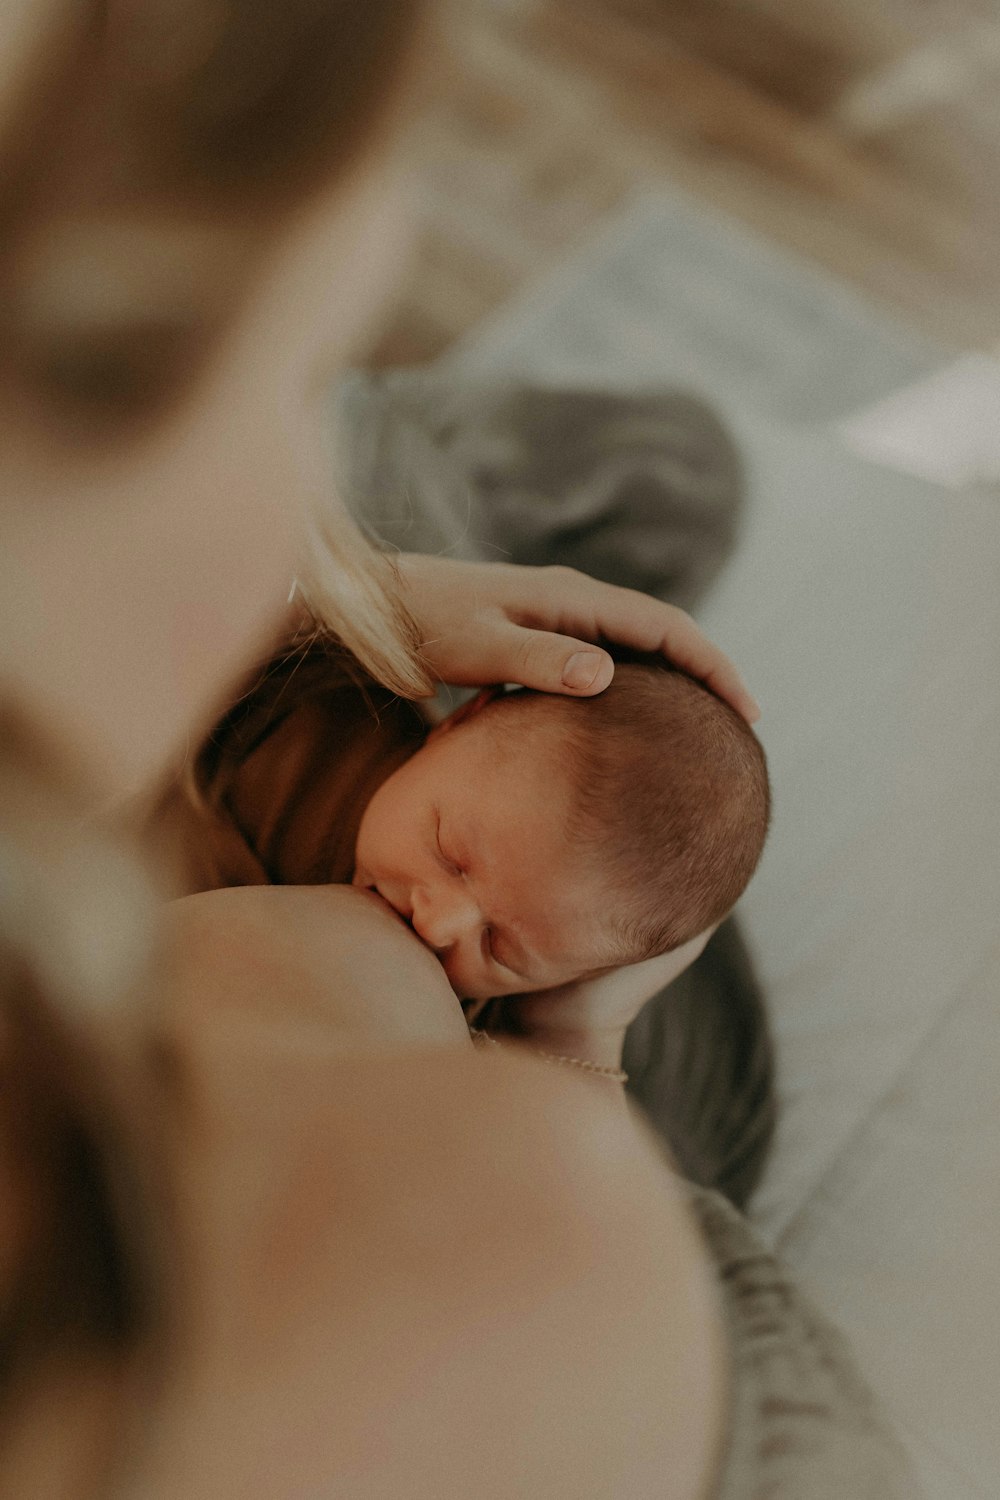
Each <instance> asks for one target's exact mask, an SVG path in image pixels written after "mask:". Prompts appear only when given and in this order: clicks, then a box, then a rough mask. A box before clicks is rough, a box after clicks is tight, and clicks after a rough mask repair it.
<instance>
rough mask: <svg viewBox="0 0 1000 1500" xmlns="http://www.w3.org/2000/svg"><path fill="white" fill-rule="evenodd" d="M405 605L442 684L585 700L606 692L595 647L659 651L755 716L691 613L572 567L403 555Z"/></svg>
mask: <svg viewBox="0 0 1000 1500" xmlns="http://www.w3.org/2000/svg"><path fill="white" fill-rule="evenodd" d="M398 563H399V568H400V572H401V577H402V593H403V599H404V602H405V604H406V606H407V608H408V609H409V611H410V613H411V614H412V615H413V617H414V619H415V620H416V622H417V625H418V628H419V631H420V635H421V639H422V641H423V656H424V659H425V660H426V661H427V663H428V665H429V666H430V668H431V670H432V671H433V672H434V673H435V674H436V675H437V676H438V677H439V678H440V679H441V680H442V681H443V682H452V683H457V684H461V685H466V686H473V687H482V686H483V685H484V684H487V683H494V682H517V683H520V684H522V685H523V686H524V687H532V688H538V689H540V690H541V691H543V692H549V693H576V694H578V695H580V696H581V697H587V696H589V695H590V694H593V693H599V692H601V691H602V690H603V689H604V688H606V687H607V685H608V683H609V682H610V681H611V678H612V676H613V675H614V662H613V661H612V659H611V657H610V656H609V655H608V653H607V652H606V651H604V650H602V649H601V647H600V643H601V642H602V641H607V642H609V643H611V644H613V645H616V646H627V647H629V648H630V649H632V650H636V651H651V652H660V653H662V655H663V656H665V657H666V658H667V659H668V660H669V661H672V662H673V663H674V665H675V666H678V667H681V668H682V669H683V670H684V671H685V672H688V673H690V675H691V676H692V677H696V678H697V679H698V680H699V681H701V682H704V683H705V684H706V685H707V686H708V687H710V688H711V689H712V690H713V692H715V693H717V694H718V695H719V697H720V698H724V699H725V700H726V701H727V702H728V703H731V704H732V706H733V708H735V709H736V710H737V712H738V713H740V714H742V715H743V717H744V718H745V719H747V720H748V721H749V722H750V723H755V722H756V720H757V719H758V718H759V717H760V709H759V708H758V706H757V704H756V702H755V701H754V699H753V698H752V696H751V695H750V693H749V692H748V691H747V689H746V687H745V686H744V684H743V682H742V680H741V679H740V676H739V673H738V672H737V670H736V668H735V667H734V666H733V664H732V662H731V661H730V660H729V659H728V657H726V656H725V655H724V654H723V652H721V651H720V650H719V649H718V648H717V647H716V646H713V645H712V644H711V642H710V641H708V640H706V639H705V637H704V636H703V635H702V633H701V631H700V630H699V629H698V627H697V626H696V625H695V623H694V621H693V620H692V619H691V617H690V616H689V615H686V614H685V613H684V611H683V610H680V609H676V608H675V607H674V606H673V605H671V604H664V603H663V602H662V601H661V600H659V599H653V598H651V597H650V596H649V595H648V594H639V593H636V592H635V591H634V590H632V589H624V588H618V587H616V586H614V585H613V584H609V583H600V582H598V580H597V579H595V578H588V577H587V576H586V575H585V574H583V573H577V572H575V571H574V569H572V568H558V567H555V568H551V567H546V568H525V567H517V566H513V565H510V564H506V563H471V562H456V561H454V560H453V559H450V558H441V557H423V556H419V555H418V554H415V553H404V554H402V555H401V556H400V558H399V559H398Z"/></svg>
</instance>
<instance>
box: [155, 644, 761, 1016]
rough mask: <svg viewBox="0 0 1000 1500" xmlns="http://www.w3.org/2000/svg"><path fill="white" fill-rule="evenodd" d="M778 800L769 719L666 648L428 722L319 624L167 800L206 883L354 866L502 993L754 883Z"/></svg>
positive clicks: (483, 993)
mask: <svg viewBox="0 0 1000 1500" xmlns="http://www.w3.org/2000/svg"><path fill="white" fill-rule="evenodd" d="M768 814H769V791H768V781H767V771H766V766H765V761H764V754H763V751H762V750H761V747H760V744H759V742H758V741H757V739H756V737H755V736H754V734H753V732H752V730H750V728H749V727H748V726H747V725H746V724H745V723H744V722H743V720H742V719H741V718H739V716H738V715H737V714H735V713H734V712H733V711H732V710H731V709H730V708H729V707H728V706H727V705H725V704H723V703H722V702H721V701H720V700H719V699H717V698H715V697H714V695H713V694H712V693H710V692H709V691H708V690H707V689H706V688H704V687H702V686H701V685H700V684H697V683H695V682H693V681H692V680H691V679H690V678H688V677H686V676H684V675H683V674H682V673H680V672H677V671H674V670H671V669H670V668H668V667H666V666H664V665H662V664H656V665H653V664H648V663H639V662H631V663H630V662H625V663H622V664H620V665H619V666H618V667H617V669H616V673H615V678H614V681H613V683H612V685H611V686H610V687H609V688H608V689H607V690H606V691H605V692H604V693H602V694H600V695H599V696H598V697H596V698H586V699H578V698H566V697H555V696H548V695H545V694H539V693H532V692H526V691H518V692H513V693H500V692H498V693H495V694H488V693H487V694H481V695H480V697H479V698H478V699H477V700H475V701H474V703H472V704H470V705H467V706H466V707H465V708H463V709H460V710H459V711H458V713H457V714H455V715H453V716H452V717H451V718H450V719H446V720H445V721H444V723H443V724H440V725H438V726H437V727H436V728H429V727H428V726H427V724H426V723H425V722H424V721H423V720H422V718H421V717H420V715H419V713H418V711H417V710H416V708H415V707H414V705H412V704H407V703H403V702H401V701H400V700H398V699H393V698H392V697H391V696H390V695H389V694H387V693H385V692H384V690H382V689H380V688H378V687H376V686H375V685H374V684H372V683H370V682H368V681H365V680H363V679H361V678H359V677H358V675H357V673H356V670H354V669H352V667H351V665H350V663H349V662H348V661H345V659H344V658H343V657H342V656H337V655H331V653H330V649H329V648H327V647H322V646H316V647H312V648H310V649H309V650H308V651H307V652H306V653H304V654H303V655H300V656H297V657H291V656H290V657H287V658H284V659H282V660H280V661H278V662H277V663H273V664H272V666H271V668H270V669H269V670H268V672H267V673H266V674H265V675H264V677H263V678H261V679H260V680H259V682H258V683H257V684H256V686H255V687H254V688H253V689H252V691H251V692H250V693H249V694H247V695H244V697H243V698H241V700H240V702H239V703H238V704H237V706H236V708H234V709H233V710H232V711H231V713H230V714H229V715H228V716H227V718H226V719H225V720H223V722H222V724H220V725H219V726H218V728H217V729H216V731H215V733H214V734H213V736H212V738H211V740H210V742H209V743H208V744H207V745H206V747H205V749H204V750H203V751H202V753H201V755H200V756H199V758H198V761H197V763H196V765H195V767H194V772H193V776H192V777H191V778H190V779H189V782H188V784H187V785H186V786H185V787H181V786H180V785H179V786H178V787H176V788H174V790H173V792H172V793H171V796H170V798H169V799H168V803H167V805H166V806H165V807H164V809H163V811H162V815H161V822H162V821H164V820H165V821H168V822H169V823H170V824H171V825H172V826H173V827H174V830H175V832H179V833H180V836H181V839H182V844H183V851H182V852H183V855H184V858H185V864H186V868H187V873H188V878H187V880H186V889H188V890H204V889H209V888H211V887H213V886H218V885H234V884H247V883H258V882H259V883H263V882H274V883H282V884H316V883H322V882H343V881H353V883H354V884H355V885H361V886H365V887H368V888H370V889H372V890H375V891H377V892H378V893H379V894H380V895H381V896H382V897H383V898H384V899H385V900H386V901H387V902H389V904H390V905H391V906H393V907H394V908H395V910H396V911H397V912H398V913H399V915H400V916H401V917H402V918H403V919H404V920H405V921H407V922H408V923H410V924H411V925H412V926H413V929H414V931H415V932H416V933H417V935H418V936H419V937H420V938H421V939H422V940H423V941H424V942H425V943H426V944H427V945H428V946H429V947H430V948H432V949H433V950H434V951H435V952H436V953H437V955H438V957H439V959H440V961H441V963H442V965H443V966H444V969H445V972H446V974H447V976H448V979H449V981H450V983H451V985H452V987H453V989H454V990H455V992H456V994H457V995H458V996H459V997H460V998H461V999H463V1000H485V999H489V998H493V997H496V996H500V995H506V994H517V993H521V992H525V991H531V990H539V989H547V988H550V987H552V986H555V985H560V984H565V983H567V982H568V981H570V980H572V979H578V978H581V977H584V976H587V975H591V974H594V973H599V972H601V971H602V970H606V969H610V968H617V967H619V966H620V965H622V964H629V963H635V962H638V961H639V960H641V959H644V958H649V957H652V956H654V955H656V954H660V953H664V952H666V951H667V950H669V949H671V948H674V947H678V946H679V945H681V944H682V943H685V942H686V941H687V940H688V939H689V938H692V937H694V936H696V935H697V934H698V933H700V932H702V931H703V930H704V929H705V928H706V927H708V926H710V925H711V924H712V923H714V922H717V921H718V920H719V919H720V918H722V917H723V916H724V915H725V914H726V913H727V912H728V911H729V909H730V908H731V907H732V905H733V904H734V902H735V901H736V899H737V898H738V896H739V895H740V894H741V892H742V891H743V889H744V887H745V886H746V884H747V882H748V880H749V879H750V876H751V875H752V874H753V871H754V868H755V866H756V864H757V861H758V859H759V857H760V853H761V850H762V848H763V844H764V838H765V835H766V832H767V823H768Z"/></svg>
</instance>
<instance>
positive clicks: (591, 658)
mask: <svg viewBox="0 0 1000 1500" xmlns="http://www.w3.org/2000/svg"><path fill="white" fill-rule="evenodd" d="M600 670H601V658H600V657H599V656H598V654H597V652H596V651H576V652H574V654H573V655H572V656H571V657H570V659H569V661H568V662H567V663H566V665H565V666H564V667H563V674H562V680H563V687H568V688H589V687H590V686H591V685H592V684H593V682H594V680H595V678H596V677H597V674H598V672H599V671H600Z"/></svg>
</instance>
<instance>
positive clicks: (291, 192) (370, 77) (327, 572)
mask: <svg viewBox="0 0 1000 1500" xmlns="http://www.w3.org/2000/svg"><path fill="white" fill-rule="evenodd" d="M423 10H424V6H423V4H422V3H421V0H280V3H276V0H234V3H227V4H221V3H213V0H140V3H134V4H128V5H125V4H113V3H107V0H104V3H101V0H91V3H89V4H82V3H81V4H75V5H72V6H64V7H63V9H62V20H61V23H60V25H59V26H58V27H55V28H53V34H52V35H51V36H50V37H48V38H47V39H46V42H45V46H44V56H42V55H39V57H38V60H37V62H36V64H35V76H34V78H33V79H32V80H30V82H31V87H28V86H27V85H26V84H25V85H24V86H22V87H21V88H20V90H19V91H18V94H19V97H20V100H21V102H20V106H19V110H18V112H17V114H16V116H15V118H14V119H13V120H12V121H11V122H9V124H8V126H7V128H6V130H5V134H4V138H3V139H2V140H0V184H3V185H4V186H3V187H2V189H0V231H2V233H0V245H2V250H0V400H6V401H7V403H8V405H9V406H10V405H13V406H14V409H15V410H17V411H18V413H19V415H21V414H23V416H24V418H25V420H27V421H30V422H34V423H36V424H38V423H41V424H43V426H44V431H45V436H46V437H47V438H48V439H50V440H51V441H54V442H59V443H65V442H69V443H73V444H80V443H88V444H98V445H102V444H103V445H105V446H108V447H111V448H120V447H122V446H123V445H124V444H126V443H127V442H129V441H130V440H132V439H134V438H135V437H137V436H139V435H141V434H142V433H143V432H145V431H147V430H148V429H149V427H150V425H155V424H157V423H160V422H162V421H165V420H166V419H167V418H168V416H169V415H170V414H171V412H172V411H173V410H174V409H175V408H176V407H177V406H178V405H181V404H183V403H184V402H186V401H188V400H193V399H196V398H197V392H198V386H199V381H200V378H201V377H202V376H203V375H204V374H205V373H206V372H207V371H208V369H209V368H210V364H211V360H212V357H213V355H214V353H215V352H216V350H218V349H219V348H220V346H221V344H222V340H223V338H224V336H225V334H226V332H227V330H228V328H229V327H230V326H231V324H232V323H233V321H234V320H235V318H236V317H237V316H238V314H239V310H240V307H241V306H242V304H243V303H244V301H245V300H246V299H247V297H249V296H251V295H252V294H253V288H254V281H255V276H256V274H257V272H258V270H259V268H260V267H261V265H262V264H263V261H264V258H265V256H266V254H267V250H268V248H269V246H270V244H271V243H272V241H273V239H274V237H275V236H276V235H277V234H278V233H279V232H280V229H281V226H282V224H283V223H284V222H285V221H286V220H287V219H288V217H289V216H290V214H291V213H292V212H293V211H294V210H295V209H296V208H297V207H299V206H300V205H301V204H302V203H303V202H304V201H305V200H306V199H308V197H309V196H310V195H311V194H313V193H315V192H316V191H317V190H319V189H321V188H324V187H327V186H328V185H329V184H330V183H331V182H333V181H335V180H336V179H337V178H338V176H346V175H347V174H348V173H349V172H350V171H351V169H352V168H353V167H354V165H355V164H356V162H357V161H358V160H359V159H360V158H362V157H363V156H364V155H365V153H366V152H368V151H370V150H372V149H373V148H374V147H375V146H376V144H377V142H378V138H379V136H380V134H382V133H384V132H385V131H387V130H388V129H389V128H390V126H391V125H392V123H393V119H394V115H395V114H396V113H397V112H398V109H399V100H400V99H401V98H405V97H406V89H405V87H404V86H405V85H406V83H407V82H408V80H409V79H410V77H412V76H413V75H414V74H415V71H416V70H415V68H414V61H413V60H414V57H415V56H416V55H417V51H418V49H417V46H416V42H417V38H418V35H419V25H418V23H419V21H420V18H421V15H422V12H423ZM332 483H333V476H332V475H331V485H332ZM300 585H301V593H302V596H303V598H304V599H305V600H306V601H307V602H308V604H309V607H310V609H311V610H312V612H313V615H314V616H315V618H316V621H317V624H318V626H319V627H320V628H327V629H330V630H332V631H334V632H335V633H336V634H337V635H339V637H340V638H341V639H342V640H343V641H344V642H345V643H346V644H347V645H348V646H349V647H350V649H351V650H353V651H355V652H356V654H357V655H358V656H359V658H360V659H361V661H362V662H363V664H364V666H365V667H366V668H367V669H368V670H369V671H370V672H371V673H372V675H373V676H375V677H376V678H378V679H380V680H381V681H382V682H384V683H385V684H386V685H387V686H389V687H391V688H392V689H393V690H395V691H398V692H400V693H402V694H406V695H408V696H421V695H425V694H427V693H428V692H429V691H430V690H431V684H430V679H429V676H428V674H427V672H426V670H425V669H424V668H423V666H422V665H421V663H420V661H419V657H418V653H417V636H416V630H415V627H414V625H413V622H412V620H411V619H410V617H409V615H408V613H407V611H406V609H405V606H404V604H403V603H402V601H401V599H400V598H399V591H398V578H397V575H396V573H395V570H394V567H393V565H392V563H391V562H390V561H389V559H388V558H387V557H385V556H383V555H382V554H381V553H380V552H379V551H378V550H377V548H375V547H374V546H372V545H370V544H368V543H367V542H366V541H365V540H364V539H363V538H362V536H361V535H360V533H359V532H358V531H357V529H356V528H355V526H354V524H353V522H351V521H350V520H349V519H348V517H347V515H346V513H345V512H344V511H343V508H342V507H339V506H338V505H337V504H336V503H335V502H334V501H333V497H332V495H331V497H330V503H329V504H327V505H326V506H324V507H323V513H322V514H321V515H317V516H316V518H315V522H314V525H313V527H312V532H311V535H310V536H309V538H308V540H307V546H306V555H305V557H304V559H303V563H302V570H301V577H300Z"/></svg>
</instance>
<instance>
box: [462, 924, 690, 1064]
mask: <svg viewBox="0 0 1000 1500" xmlns="http://www.w3.org/2000/svg"><path fill="white" fill-rule="evenodd" d="M714 931H715V928H714V927H711V928H710V929H709V930H708V931H707V932H703V933H701V934H700V935H699V936H698V937H696V938H692V939H691V941H690V942H689V943H685V944H684V945H683V947H680V948H675V949H673V950H672V952H670V953H664V954H661V955H660V957H658V958H648V959H646V960H644V962H642V963H638V964H629V965H627V966H626V967H625V968H621V969H611V970H609V972H608V973H606V974H599V975H598V976H597V977H596V978H594V979H582V980H578V981H577V982H576V983H574V984H565V985H560V986H559V987H558V988H557V989H552V990H539V991H538V992H537V993H535V994H531V995H512V996H510V997H508V998H504V999H502V1000H495V1001H492V1002H490V1004H489V1006H488V1007H486V1009H485V1010H484V1011H483V1012H482V1013H481V1015H480V1016H479V1017H478V1018H477V1024H478V1025H481V1026H488V1028H489V1029H490V1030H491V1031H496V1032H505V1033H507V1034H508V1035H512V1036H520V1037H523V1038H524V1039H525V1041H528V1042H530V1044H531V1045H532V1047H534V1048H535V1049H536V1050H538V1051H542V1052H553V1053H557V1054H560V1055H562V1056H567V1057H579V1058H581V1059H583V1060H586V1061H588V1062H594V1063H599V1064H600V1065H601V1066H602V1067H612V1068H618V1067H620V1066H621V1057H622V1047H623V1045H624V1042H625V1032H626V1030H627V1029H628V1027H629V1026H630V1025H631V1024H632V1022H633V1021H634V1020H635V1018H636V1016H637V1015H638V1014H639V1012H640V1010H641V1009H642V1007H643V1006H644V1005H645V1003H646V1001H647V1000H651V999H652V998H653V996H654V995H656V994H658V993H659V991H660V990H662V989H663V988H664V987H665V986H666V985H668V984H671V983H672V982H673V981H674V980H675V979H676V978H677V977H678V976H679V975H680V974H683V972H684V970H685V969H686V968H688V966H689V965H690V964H693V963H694V961H695V959H696V958H698V957H699V956H700V954H701V953H702V951H703V950H704V947H705V945H706V943H707V942H708V940H709V938H710V937H711V936H712V933H713V932H714Z"/></svg>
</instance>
